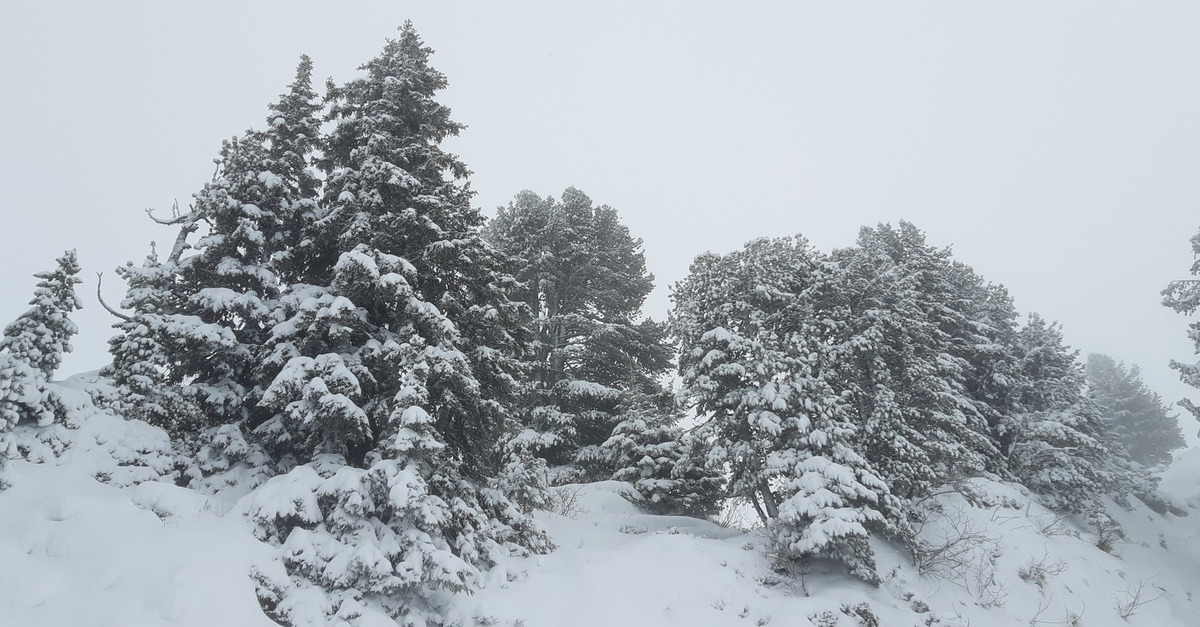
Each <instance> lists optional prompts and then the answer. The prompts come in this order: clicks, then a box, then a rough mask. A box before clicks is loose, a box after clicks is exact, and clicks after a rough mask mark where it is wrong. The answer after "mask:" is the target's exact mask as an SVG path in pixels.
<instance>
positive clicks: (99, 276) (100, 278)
mask: <svg viewBox="0 0 1200 627" xmlns="http://www.w3.org/2000/svg"><path fill="white" fill-rule="evenodd" d="M103 282H104V273H103V272H97V273H96V300H98V301H100V306H101V307H103V308H104V310H105V311H107V312H108V313H110V314H112V315H114V316H116V317H118V318H120V319H122V320H124V321H125V322H133V318H130V317H129V316H127V315H125V314H123V313H121V312H119V311H117V310H116V309H113V308H112V307H109V306H108V303H106V302H104V297H103V296H101V295H100V285H101V284H102V283H103Z"/></svg>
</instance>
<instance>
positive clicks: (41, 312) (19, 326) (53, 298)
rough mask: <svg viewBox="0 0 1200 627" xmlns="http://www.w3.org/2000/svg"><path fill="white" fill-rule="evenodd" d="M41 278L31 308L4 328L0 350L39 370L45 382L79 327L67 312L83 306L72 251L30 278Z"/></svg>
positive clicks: (59, 362)
mask: <svg viewBox="0 0 1200 627" xmlns="http://www.w3.org/2000/svg"><path fill="white" fill-rule="evenodd" d="M34 276H35V277H37V278H38V279H41V280H40V281H38V283H37V288H36V289H35V290H34V292H33V300H31V301H29V304H30V305H33V307H31V308H30V309H29V310H28V311H26V312H25V313H23V314H21V315H20V316H18V317H17V319H16V320H14V321H13V322H11V323H10V324H9V325H8V326H6V327H5V328H4V337H3V338H0V351H3V352H5V353H8V355H9V356H11V357H14V358H16V359H20V360H21V361H24V362H25V363H27V364H29V365H30V366H32V367H33V368H36V369H37V370H39V371H40V372H41V373H42V375H43V376H44V377H45V378H46V379H47V380H48V379H49V378H50V377H52V376H54V371H55V370H58V366H59V365H60V364H61V363H62V358H63V355H64V354H65V353H69V352H71V337H73V336H74V335H75V334H76V333H78V332H79V328H78V327H76V326H75V323H74V322H72V321H71V318H70V315H71V312H73V311H77V310H78V309H80V308H82V307H83V303H82V302H81V301H80V300H79V297H78V296H76V295H75V286H76V285H78V284H79V283H82V282H83V279H81V278H79V260H78V259H77V258H76V256H75V251H74V250H68V251H66V252H65V253H63V255H62V256H61V257H59V258H58V259H57V266H56V267H55V269H54V270H50V271H48V272H38V273H37V274H35V275H34Z"/></svg>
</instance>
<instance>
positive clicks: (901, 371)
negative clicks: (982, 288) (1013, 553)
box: [833, 223, 1000, 498]
mask: <svg viewBox="0 0 1200 627" xmlns="http://www.w3.org/2000/svg"><path fill="white" fill-rule="evenodd" d="M834 260H835V262H836V265H837V268H838V274H837V278H836V282H837V285H838V286H839V287H838V289H836V290H835V291H834V294H835V298H836V302H837V303H838V313H837V315H836V316H835V318H834V319H835V320H837V321H838V322H839V323H838V325H837V326H836V328H835V329H834V330H833V333H835V334H836V337H837V338H838V340H837V342H838V345H839V346H840V350H841V352H842V356H841V358H840V359H838V360H837V364H838V369H839V373H838V376H837V384H836V385H837V388H838V389H842V390H846V391H847V392H848V393H849V394H850V398H851V399H852V403H853V407H854V409H855V413H856V417H855V424H857V425H858V426H859V427H860V428H859V430H858V432H857V438H856V444H857V447H858V450H860V451H861V452H862V453H863V454H864V455H865V456H866V457H867V459H868V460H870V461H871V463H872V464H873V465H874V466H875V467H876V468H877V469H878V470H879V472H880V473H881V475H882V476H884V477H886V478H887V480H888V483H889V486H890V487H891V489H892V492H893V494H896V495H897V496H900V497H903V498H916V497H920V496H923V495H925V494H927V493H928V492H929V491H930V489H932V488H934V487H936V486H937V485H938V484H940V483H942V482H945V481H947V480H949V479H951V478H953V477H955V476H960V475H962V474H963V473H978V472H981V471H984V470H995V469H998V468H999V464H1000V462H999V459H1000V454H999V451H998V450H997V449H996V447H995V444H994V442H993V440H992V438H991V436H990V432H989V429H988V424H987V411H986V405H985V404H984V403H982V402H981V401H980V400H979V399H976V398H973V397H972V395H971V394H970V393H969V392H968V389H967V387H968V382H969V380H970V378H969V375H970V373H971V371H972V364H971V358H972V356H973V355H974V353H973V352H972V349H973V346H975V345H977V344H978V343H981V342H982V341H983V336H982V335H981V333H980V329H979V328H978V327H977V326H976V323H975V321H974V320H972V318H971V317H970V316H969V315H968V312H967V311H964V308H963V307H962V303H961V300H962V299H961V298H959V292H958V289H957V286H956V285H955V284H954V282H953V281H952V280H953V279H962V277H963V276H964V275H965V274H966V273H965V271H964V270H963V269H961V268H958V267H956V266H955V265H953V264H952V263H951V261H950V258H949V251H948V250H938V249H935V248H933V247H932V246H929V245H928V244H926V242H925V236H924V233H922V232H921V231H919V230H918V229H916V227H914V226H912V225H911V224H908V223H901V225H900V228H898V229H897V228H894V227H891V226H889V225H880V226H878V227H876V228H866V227H864V228H863V229H862V231H861V232H860V234H859V238H858V243H857V245H856V246H855V247H853V248H849V249H844V250H840V251H836V252H835V254H834Z"/></svg>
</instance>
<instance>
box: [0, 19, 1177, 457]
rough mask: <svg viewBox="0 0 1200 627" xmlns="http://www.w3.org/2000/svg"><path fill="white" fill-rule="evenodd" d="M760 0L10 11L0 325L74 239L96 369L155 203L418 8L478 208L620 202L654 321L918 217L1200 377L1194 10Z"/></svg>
mask: <svg viewBox="0 0 1200 627" xmlns="http://www.w3.org/2000/svg"><path fill="white" fill-rule="evenodd" d="M737 4H738V7H737V8H733V3H716V2H653V3H651V2H569V3H567V2H560V1H546V2H520V3H518V2H471V3H466V2H463V3H451V2H430V3H409V2H397V1H395V0H393V1H390V2H345V3H336V4H335V3H328V2H295V1H289V2H265V1H263V2H241V1H238V2H231V1H213V0H209V1H207V2H204V3H168V2H113V1H107V2H102V3H101V2H91V1H88V2H52V1H47V2H4V3H0V93H2V97H0V217H2V218H3V222H2V224H3V227H0V228H2V229H3V230H2V231H0V233H2V234H3V246H0V268H2V271H0V320H4V321H7V320H11V319H12V318H14V317H15V316H17V315H18V314H20V313H21V312H22V311H24V310H25V309H26V308H27V302H28V300H29V298H30V296H31V292H32V289H33V286H34V283H35V279H34V278H33V277H32V276H31V275H32V274H33V273H34V272H36V271H39V270H43V269H48V268H50V267H52V266H53V262H54V258H55V257H57V256H58V255H60V254H61V253H62V251H63V250H64V249H65V248H77V249H78V251H79V256H80V261H81V262H82V264H83V267H84V271H85V278H86V280H87V284H86V285H85V286H84V287H83V288H82V290H83V292H84V295H85V310H84V311H83V312H80V314H79V315H78V317H77V319H78V322H79V324H80V327H81V335H80V337H78V338H77V339H76V342H75V346H76V352H75V353H74V354H73V355H70V356H68V359H67V360H66V363H65V365H64V368H63V370H62V371H61V372H60V375H65V374H70V373H74V372H78V371H82V370H89V369H93V368H97V367H99V366H101V365H102V364H103V363H105V362H106V361H107V356H106V353H105V348H106V345H105V341H106V340H107V338H108V337H109V336H111V335H112V331H111V329H110V328H109V325H110V324H111V321H112V320H111V319H110V318H108V317H107V316H106V315H105V314H103V313H102V311H101V310H100V307H99V306H98V305H97V304H96V302H95V296H94V293H95V273H96V272H98V271H105V273H106V274H105V276H106V283H105V285H104V293H105V296H106V300H108V302H110V303H111V304H116V303H118V302H119V301H120V300H121V298H122V296H123V293H124V286H123V285H122V284H121V283H120V281H119V280H118V278H117V277H116V276H115V275H113V272H112V269H113V268H115V267H116V266H117V265H119V264H121V263H123V262H124V261H126V260H133V261H135V262H140V261H141V259H142V258H144V256H145V255H146V253H147V252H148V250H149V243H150V242H151V241H152V240H154V241H158V242H159V243H160V245H162V246H167V245H169V242H170V241H172V239H173V238H174V232H173V231H172V230H171V229H169V228H167V227H159V226H156V225H154V224H152V223H151V222H150V221H149V220H148V219H147V218H146V216H145V214H144V213H143V212H144V209H146V208H156V209H158V210H159V211H160V212H165V211H168V210H169V208H170V206H171V204H172V202H173V201H174V200H176V199H178V200H179V202H180V204H181V205H186V204H187V203H188V202H189V199H190V197H191V194H193V193H194V192H196V191H197V190H199V189H200V187H201V185H202V184H203V183H204V182H205V181H206V180H208V179H209V177H210V176H211V175H212V172H213V164H212V159H213V157H215V156H216V153H217V150H218V148H219V146H220V142H221V140H222V139H224V138H227V137H230V136H232V135H235V134H239V133H241V132H242V131H243V130H245V129H246V128H248V127H252V126H254V127H259V126H261V125H262V123H263V118H264V116H265V113H266V105H267V104H268V103H269V102H271V101H273V100H274V99H275V98H276V96H277V95H278V94H279V93H281V92H282V91H283V90H284V88H285V86H286V84H287V83H289V82H290V81H291V79H292V76H293V73H294V71H295V66H296V63H297V61H298V57H299V55H300V54H308V55H310V56H312V58H313V61H314V63H315V65H316V70H315V71H316V77H317V78H318V79H320V80H323V79H324V78H325V77H332V78H333V79H334V80H336V81H339V82H340V81H344V80H345V79H347V78H349V77H352V76H355V75H356V73H357V72H356V68H357V67H358V66H359V65H360V64H362V63H363V62H365V61H367V60H368V59H370V58H371V57H373V56H374V55H375V54H377V53H378V51H379V50H380V49H381V48H382V46H383V43H384V40H385V38H387V37H389V36H392V35H393V34H394V33H395V29H396V27H397V26H398V25H400V24H401V23H403V21H404V20H405V19H409V18H411V19H412V20H413V21H414V23H415V25H416V27H417V29H418V31H419V32H420V33H421V34H422V36H423V37H424V39H425V41H426V43H427V44H428V45H430V46H431V47H432V48H434V49H435V50H436V51H437V54H436V55H435V56H434V59H433V64H434V65H435V67H437V68H438V69H440V70H442V71H443V72H445V73H446V74H447V76H448V77H449V79H450V88H449V89H448V90H446V91H445V92H444V93H443V94H442V96H441V100H442V102H444V103H446V104H447V105H449V106H450V107H451V108H452V109H453V111H454V117H455V119H456V120H458V121H459V122H462V123H464V124H466V125H468V127H469V128H468V129H467V130H466V131H465V132H464V133H463V135H462V137H460V138H458V139H455V140H453V141H452V143H451V149H452V150H454V151H455V152H457V153H458V154H459V155H460V156H461V157H462V158H463V160H464V161H466V163H467V164H468V165H469V166H470V167H471V169H472V170H474V172H475V174H474V176H473V177H472V181H473V187H474V189H475V190H476V191H477V192H478V196H477V198H476V200H477V204H478V206H480V207H481V208H483V209H484V210H485V211H486V212H487V213H489V214H491V213H493V212H494V210H495V208H496V207H497V206H498V205H502V204H506V203H507V202H508V200H509V199H511V198H512V197H513V195H514V194H516V192H518V191H520V190H522V189H532V190H534V191H536V192H538V193H540V194H542V195H550V194H553V195H558V194H560V193H561V192H562V190H563V189H564V188H565V187H567V186H569V185H575V186H576V187H579V188H580V189H582V190H583V191H585V192H586V193H588V194H589V195H590V196H591V197H592V198H593V200H595V201H596V202H597V203H604V204H609V205H611V206H613V207H615V208H617V209H618V211H619V212H620V214H621V216H622V218H623V219H624V221H625V222H626V224H627V225H628V226H629V227H630V229H631V231H632V232H633V233H634V235H635V236H638V237H641V238H643V239H644V240H645V250H646V256H647V260H648V263H649V266H650V269H651V270H652V271H653V272H654V273H655V275H656V276H657V285H658V289H657V290H656V292H655V293H654V294H653V295H652V296H651V299H650V300H649V301H648V303H647V313H648V314H649V315H650V316H651V317H654V318H656V319H662V318H664V317H665V316H666V311H667V309H668V307H669V298H668V293H669V286H670V285H671V284H672V283H674V282H676V281H678V280H680V279H682V278H683V277H684V276H685V275H686V273H687V268H688V264H689V263H690V262H691V260H692V258H693V257H694V256H695V255H696V254H698V253H701V252H704V251H705V250H712V251H717V252H727V251H729V250H732V249H734V248H737V247H740V246H741V245H742V244H743V243H744V242H746V241H747V240H749V239H752V238H755V237H759V236H771V235H786V234H794V233H801V234H803V235H805V236H806V237H808V238H809V240H810V241H812V242H813V244H815V245H816V246H817V247H819V248H821V249H823V250H830V249H832V248H835V247H843V246H848V245H850V244H852V243H853V242H854V239H855V237H856V234H857V232H858V228H859V227H860V226H861V225H864V224H869V225H874V224H876V223H878V222H892V223H895V222H896V221H898V220H909V221H911V222H913V223H915V224H916V225H917V226H918V227H920V228H922V229H923V230H925V231H926V233H927V235H928V238H929V241H930V242H931V243H933V244H936V245H938V246H951V245H952V246H953V249H954V254H955V257H956V258H958V259H960V260H962V261H965V262H967V263H969V264H970V265H972V266H973V267H975V269H976V270H977V271H979V272H980V273H981V274H982V275H983V276H984V277H986V278H987V279H989V280H991V281H994V282H998V283H1003V284H1004V285H1006V286H1007V287H1008V288H1009V290H1010V292H1011V293H1012V295H1013V296H1014V297H1015V299H1016V303H1017V306H1018V308H1019V309H1020V310H1021V311H1022V312H1031V311H1036V312H1039V313H1041V314H1042V315H1043V316H1044V317H1046V318H1048V319H1052V320H1058V321H1061V322H1062V324H1063V328H1064V330H1065V333H1066V337H1067V339H1068V341H1069V342H1070V343H1071V344H1072V345H1073V346H1075V347H1076V348H1079V349H1081V350H1082V351H1083V352H1084V353H1085V354H1086V353H1087V352H1093V351H1094V352H1104V353H1107V354H1109V355H1112V356H1113V357H1114V358H1116V359H1119V360H1123V361H1126V362H1130V363H1137V364H1139V365H1140V366H1141V367H1142V368H1143V370H1144V372H1145V378H1146V380H1147V382H1148V383H1149V384H1150V385H1151V386H1152V387H1153V388H1154V389H1156V390H1157V391H1159V392H1160V393H1161V394H1162V395H1163V396H1164V397H1165V398H1167V399H1168V400H1175V399H1178V398H1180V397H1182V396H1183V395H1185V394H1188V393H1189V389H1188V388H1186V387H1184V386H1182V385H1181V384H1179V383H1178V382H1177V380H1176V379H1177V378H1176V376H1175V374H1174V372H1173V371H1170V370H1169V369H1168V368H1167V363H1168V362H1169V361H1170V360H1171V359H1172V358H1175V359H1184V360H1191V359H1195V357H1193V355H1192V353H1193V348H1192V346H1191V344H1190V342H1189V341H1188V339H1187V338H1186V335H1185V333H1186V327H1187V324H1188V322H1189V320H1188V319H1187V318H1185V317H1183V316H1180V315H1177V314H1174V313H1172V312H1170V311H1168V310H1166V309H1165V308H1163V307H1161V306H1160V304H1159V302H1160V300H1161V296H1160V294H1159V292H1160V291H1161V290H1162V289H1163V287H1165V286H1166V284H1167V283H1168V282H1169V281H1171V280H1172V279H1179V278H1185V277H1186V276H1187V271H1188V268H1189V267H1190V265H1191V262H1192V255H1191V250H1190V248H1189V243H1188V240H1189V238H1190V237H1191V236H1192V235H1194V234H1195V233H1196V232H1197V229H1198V227H1200V211H1198V209H1200V36H1198V33H1200V4H1197V3H1194V2H1155V3H1144V2H1126V3H1111V2H1043V1H1037V2H1004V3H978V2H960V1H945V2H817V3H810V2H774V3H754V2H741V3H737ZM335 6H336V7H337V8H336V9H333V7H335ZM331 9H332V10H333V12H330V11H331ZM1195 396H1200V394H1195V395H1193V397H1195ZM1185 431H1186V432H1187V435H1188V436H1189V438H1191V441H1193V442H1195V437H1194V436H1195V431H1196V428H1195V426H1193V425H1191V424H1190V423H1189V424H1187V425H1186V426H1185Z"/></svg>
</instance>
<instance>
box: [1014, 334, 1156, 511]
mask: <svg viewBox="0 0 1200 627" xmlns="http://www.w3.org/2000/svg"><path fill="white" fill-rule="evenodd" d="M1013 353H1014V355H1015V356H1016V358H1017V362H1016V363H1017V371H1016V375H1017V379H1016V382H1015V384H1014V386H1013V400H1012V403H1013V405H1014V407H1015V411H1013V412H1011V413H1009V414H1008V415H1007V416H1006V417H1005V418H1004V421H1003V422H1002V424H1001V426H1000V430H1001V431H1002V433H1003V434H1004V435H1005V442H1006V445H1007V448H1006V453H1007V458H1008V467H1009V470H1010V472H1012V474H1013V475H1014V476H1015V477H1016V478H1017V479H1018V480H1019V481H1020V482H1021V483H1023V484H1025V485H1026V486H1028V487H1029V488H1031V489H1033V490H1034V491H1036V492H1038V493H1039V494H1041V495H1042V496H1043V498H1044V499H1045V500H1046V502H1047V504H1048V505H1049V506H1051V507H1053V508H1055V509H1058V510H1061V511H1068V512H1083V511H1087V510H1092V509H1096V505H1095V503H1096V500H1097V498H1099V497H1100V496H1103V495H1109V496H1112V497H1114V498H1117V499H1123V498H1124V497H1125V495H1127V494H1129V493H1131V492H1138V493H1141V492H1148V491H1151V490H1152V489H1153V481H1152V480H1150V478H1149V477H1148V475H1146V474H1145V473H1144V472H1143V471H1141V470H1140V469H1138V468H1136V467H1134V465H1133V464H1131V463H1130V461H1129V458H1128V455H1127V454H1126V453H1125V451H1124V449H1123V448H1122V447H1121V445H1120V443H1119V442H1118V441H1117V440H1116V439H1115V437H1114V435H1113V434H1112V433H1111V432H1110V430H1109V428H1108V425H1106V424H1105V423H1104V420H1103V417H1102V413H1101V409H1100V407H1099V406H1098V405H1097V404H1096V403H1095V402H1093V400H1092V399H1091V398H1089V397H1088V395H1087V393H1086V390H1085V375H1084V370H1083V366H1082V365H1081V364H1080V363H1079V362H1078V361H1077V360H1076V357H1077V355H1078V351H1075V350H1072V349H1071V348H1070V347H1068V346H1067V345H1066V344H1065V343H1064V341H1063V337H1062V331H1061V329H1059V327H1058V325H1057V324H1049V323H1047V322H1046V321H1045V320H1043V319H1042V318H1041V317H1040V316H1038V315H1036V314H1033V315H1030V316H1029V321H1028V322H1027V323H1026V324H1025V326H1024V327H1022V328H1021V330H1020V331H1019V332H1018V334H1017V338H1016V343H1015V345H1014V348H1013Z"/></svg>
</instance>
